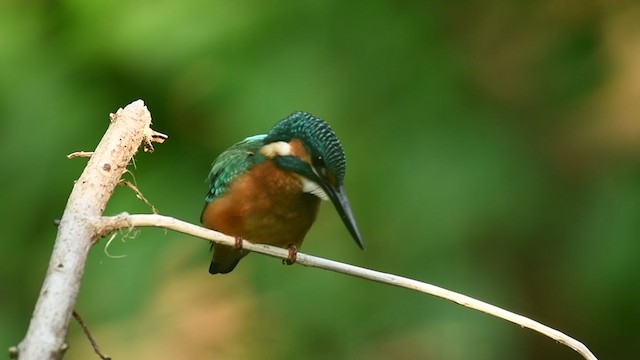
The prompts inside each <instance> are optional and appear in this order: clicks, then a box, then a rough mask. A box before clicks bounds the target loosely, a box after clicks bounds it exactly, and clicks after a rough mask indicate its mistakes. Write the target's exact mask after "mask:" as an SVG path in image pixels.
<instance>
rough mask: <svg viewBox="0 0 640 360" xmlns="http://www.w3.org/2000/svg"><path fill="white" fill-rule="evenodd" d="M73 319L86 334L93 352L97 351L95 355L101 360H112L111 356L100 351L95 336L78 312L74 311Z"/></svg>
mask: <svg viewBox="0 0 640 360" xmlns="http://www.w3.org/2000/svg"><path fill="white" fill-rule="evenodd" d="M73 318H74V319H76V321H77V322H78V324H80V327H81V328H82V331H84V334H85V335H86V336H87V339H89V342H90V343H91V346H92V347H93V351H95V353H96V354H98V356H99V357H100V359H102V360H111V358H110V357H109V356H107V355H106V354H104V353H103V352H102V351H101V350H100V346H98V342H97V341H96V339H95V338H94V337H93V334H92V333H91V330H89V327H88V326H87V324H86V323H85V322H84V320H82V317H81V316H80V314H78V312H77V311H75V310H73Z"/></svg>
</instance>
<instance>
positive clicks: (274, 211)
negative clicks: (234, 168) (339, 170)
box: [202, 161, 320, 247]
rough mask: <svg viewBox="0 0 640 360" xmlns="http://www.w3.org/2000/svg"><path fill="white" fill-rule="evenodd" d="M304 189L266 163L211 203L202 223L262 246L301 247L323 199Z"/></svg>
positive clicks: (271, 163)
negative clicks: (304, 191)
mask: <svg viewBox="0 0 640 360" xmlns="http://www.w3.org/2000/svg"><path fill="white" fill-rule="evenodd" d="M301 188H302V184H301V181H300V179H299V178H298V177H297V176H296V175H294V174H292V173H289V172H287V171H284V170H282V169H280V168H278V167H277V166H275V164H274V163H273V162H272V161H265V162H264V163H262V164H260V165H258V166H256V167H254V168H253V169H252V170H251V171H249V172H247V173H246V174H244V175H242V176H241V177H239V178H238V179H236V180H235V181H234V182H233V183H232V184H231V186H230V187H229V189H228V190H227V192H226V193H225V194H224V195H222V196H221V197H219V198H218V199H216V200H214V201H213V202H211V203H210V204H209V205H208V206H207V208H206V209H205V211H204V214H203V217H202V220H203V223H204V225H205V226H206V227H208V228H211V229H214V230H217V231H220V232H223V233H225V234H228V235H232V236H240V237H242V238H244V239H247V240H249V241H251V242H255V243H259V244H269V245H275V246H280V247H287V246H288V245H290V244H294V245H296V246H297V247H300V245H301V244H302V240H303V239H304V236H305V235H306V234H307V231H308V230H309V228H310V227H311V225H312V224H313V222H314V220H315V218H316V215H317V213H318V206H319V204H320V199H318V198H317V197H316V196H314V195H311V194H307V193H303V192H302V190H301Z"/></svg>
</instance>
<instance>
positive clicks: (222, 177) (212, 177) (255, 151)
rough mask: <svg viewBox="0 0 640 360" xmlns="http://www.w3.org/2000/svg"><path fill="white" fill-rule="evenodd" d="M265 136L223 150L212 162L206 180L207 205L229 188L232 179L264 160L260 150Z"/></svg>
mask: <svg viewBox="0 0 640 360" xmlns="http://www.w3.org/2000/svg"><path fill="white" fill-rule="evenodd" d="M265 137H266V135H255V136H251V137H248V138H246V139H244V140H242V141H241V142H239V143H237V144H235V145H233V146H231V147H230V148H228V149H227V150H225V151H224V152H223V153H222V154H220V155H219V156H218V158H217V159H216V160H215V161H214V162H213V165H212V166H211V171H210V172H209V176H208V178H207V182H208V183H209V192H208V193H207V196H206V197H205V200H206V202H207V203H210V202H211V201H213V200H215V199H217V198H218V197H220V196H221V195H222V194H224V192H225V191H227V189H228V188H229V186H230V185H231V183H232V182H233V180H234V179H236V178H237V177H238V176H240V175H242V174H243V173H244V172H246V171H247V170H249V169H251V168H252V167H253V166H254V165H256V164H258V163H259V162H261V161H263V160H264V156H263V155H262V154H260V149H261V148H262V146H263V145H264V143H263V140H264V138H265Z"/></svg>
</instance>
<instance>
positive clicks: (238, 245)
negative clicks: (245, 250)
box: [233, 236, 242, 250]
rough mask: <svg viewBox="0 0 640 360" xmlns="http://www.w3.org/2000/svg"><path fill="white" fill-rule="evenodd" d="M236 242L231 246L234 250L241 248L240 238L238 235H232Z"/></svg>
mask: <svg viewBox="0 0 640 360" xmlns="http://www.w3.org/2000/svg"><path fill="white" fill-rule="evenodd" d="M234 238H235V239H236V243H235V244H233V248H234V249H236V250H242V238H241V237H240V236H234Z"/></svg>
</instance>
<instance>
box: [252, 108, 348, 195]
mask: <svg viewBox="0 0 640 360" xmlns="http://www.w3.org/2000/svg"><path fill="white" fill-rule="evenodd" d="M293 138H298V139H300V140H302V143H303V144H304V146H305V148H306V150H307V151H308V152H309V154H310V155H311V158H312V161H314V162H320V164H322V163H324V166H325V167H326V169H327V170H329V171H331V172H332V173H333V174H334V175H335V176H336V180H337V182H338V184H342V183H343V181H344V176H345V172H346V167H347V160H346V157H345V155H344V150H342V145H341V144H340V140H338V137H337V136H336V134H335V133H334V132H333V129H331V126H329V124H328V123H327V122H326V121H324V120H322V119H320V118H317V117H315V116H313V115H311V114H309V113H307V112H303V111H297V112H294V113H293V114H291V115H289V116H287V117H286V118H284V119H282V120H280V121H279V122H278V123H277V124H276V125H274V127H273V128H272V129H271V131H270V132H269V134H267V137H266V138H265V140H264V141H265V143H272V142H275V141H286V142H289V141H291V139H293Z"/></svg>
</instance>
